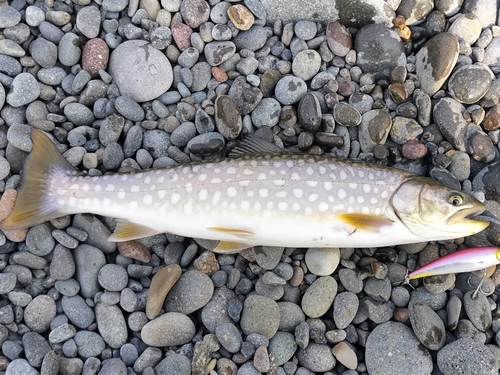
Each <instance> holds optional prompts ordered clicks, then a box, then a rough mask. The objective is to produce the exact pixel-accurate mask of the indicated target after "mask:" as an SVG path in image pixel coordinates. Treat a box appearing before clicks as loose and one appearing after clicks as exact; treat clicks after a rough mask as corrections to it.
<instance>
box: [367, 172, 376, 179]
mask: <svg viewBox="0 0 500 375" xmlns="http://www.w3.org/2000/svg"><path fill="white" fill-rule="evenodd" d="M368 178H369V179H370V180H372V181H373V180H375V175H374V174H373V173H371V172H370V173H368Z"/></svg>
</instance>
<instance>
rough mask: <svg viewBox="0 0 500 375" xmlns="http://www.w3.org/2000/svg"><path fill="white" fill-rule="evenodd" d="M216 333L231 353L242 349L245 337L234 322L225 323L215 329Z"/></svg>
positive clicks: (223, 345)
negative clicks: (242, 336) (243, 337)
mask: <svg viewBox="0 0 500 375" xmlns="http://www.w3.org/2000/svg"><path fill="white" fill-rule="evenodd" d="M215 335H216V336H217V339H218V340H219V342H220V343H221V345H222V347H223V348H224V349H226V350H227V351H228V352H229V353H237V352H239V351H240V349H241V344H242V342H243V339H242V338H241V334H240V332H239V331H238V329H237V328H236V326H235V325H234V324H232V323H223V324H221V325H220V326H218V327H217V329H216V330H215Z"/></svg>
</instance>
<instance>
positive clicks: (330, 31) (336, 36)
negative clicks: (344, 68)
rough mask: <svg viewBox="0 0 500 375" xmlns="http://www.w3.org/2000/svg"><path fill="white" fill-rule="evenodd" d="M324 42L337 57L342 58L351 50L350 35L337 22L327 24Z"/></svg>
mask: <svg viewBox="0 0 500 375" xmlns="http://www.w3.org/2000/svg"><path fill="white" fill-rule="evenodd" d="M326 41H327V43H328V47H329V48H330V50H331V51H332V52H333V53H334V54H335V55H337V56H341V57H344V56H345V55H347V52H349V51H350V50H351V48H352V38H351V34H350V33H349V31H348V30H347V29H346V28H345V27H344V26H343V25H342V24H340V23H339V22H338V21H333V22H330V23H328V26H327V28H326Z"/></svg>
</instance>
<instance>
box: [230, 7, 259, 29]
mask: <svg viewBox="0 0 500 375" xmlns="http://www.w3.org/2000/svg"><path fill="white" fill-rule="evenodd" d="M227 15H228V16H229V18H230V19H231V21H232V22H233V24H234V26H235V27H236V28H237V29H239V30H248V29H249V28H250V27H252V25H253V23H254V22H255V19H254V16H253V14H252V12H250V10H248V8H247V7H246V6H244V5H242V4H236V5H231V6H230V7H229V8H228V9H227Z"/></svg>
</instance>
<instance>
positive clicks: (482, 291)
mask: <svg viewBox="0 0 500 375" xmlns="http://www.w3.org/2000/svg"><path fill="white" fill-rule="evenodd" d="M481 273H482V275H483V276H482V277H481V280H479V284H478V285H477V287H476V290H474V293H472V294H471V299H476V298H477V294H478V293H479V292H481V293H483V294H486V293H485V291H484V290H483V289H482V288H481V287H482V286H483V282H484V280H485V279H486V269H485V268H483V269H482V270H481ZM471 278H472V275H470V276H469V278H468V279H467V284H469V286H470V287H473V288H474V286H473V285H472V284H471V282H470V280H471Z"/></svg>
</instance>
